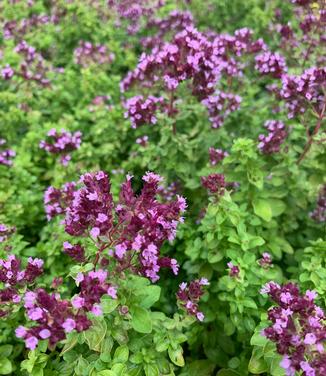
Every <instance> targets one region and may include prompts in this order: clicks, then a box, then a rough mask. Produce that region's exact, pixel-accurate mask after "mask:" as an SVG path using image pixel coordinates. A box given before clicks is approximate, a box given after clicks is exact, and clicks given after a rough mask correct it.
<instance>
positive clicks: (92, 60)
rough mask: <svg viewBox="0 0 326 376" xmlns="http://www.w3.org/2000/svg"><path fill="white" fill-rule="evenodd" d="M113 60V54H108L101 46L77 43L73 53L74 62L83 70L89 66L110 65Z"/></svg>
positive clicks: (105, 48)
mask: <svg viewBox="0 0 326 376" xmlns="http://www.w3.org/2000/svg"><path fill="white" fill-rule="evenodd" d="M113 60H114V54H113V53H112V52H109V51H108V49H107V47H106V46H104V45H101V44H92V43H91V42H86V41H82V40H81V41H79V44H78V47H77V48H76V49H75V51H74V61H75V63H76V64H78V65H81V66H82V67H83V68H86V67H88V66H89V65H91V64H98V65H103V64H110V63H111V62H112V61H113Z"/></svg>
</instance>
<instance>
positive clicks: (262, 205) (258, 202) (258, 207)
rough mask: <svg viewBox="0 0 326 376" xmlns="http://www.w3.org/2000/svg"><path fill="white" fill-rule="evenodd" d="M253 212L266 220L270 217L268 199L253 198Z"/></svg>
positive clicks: (270, 211) (270, 210)
mask: <svg viewBox="0 0 326 376" xmlns="http://www.w3.org/2000/svg"><path fill="white" fill-rule="evenodd" d="M252 205H253V207H254V212H255V214H256V215H258V217H260V218H262V219H263V220H265V221H266V222H269V221H270V220H271V219H272V208H271V206H270V204H269V202H268V201H266V200H262V199H255V200H253V202H252Z"/></svg>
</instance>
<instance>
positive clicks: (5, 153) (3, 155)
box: [0, 138, 16, 166]
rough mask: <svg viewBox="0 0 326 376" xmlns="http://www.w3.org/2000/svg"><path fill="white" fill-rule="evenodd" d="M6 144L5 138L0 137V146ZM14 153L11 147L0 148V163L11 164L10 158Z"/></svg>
mask: <svg viewBox="0 0 326 376" xmlns="http://www.w3.org/2000/svg"><path fill="white" fill-rule="evenodd" d="M5 144H6V140H4V139H3V138H0V147H2V146H3V145H5ZM15 155H16V153H15V152H14V151H13V150H11V149H6V150H0V165H3V166H12V164H13V162H12V160H11V158H13V157H14V156H15Z"/></svg>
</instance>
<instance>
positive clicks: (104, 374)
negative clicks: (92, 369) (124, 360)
mask: <svg viewBox="0 0 326 376" xmlns="http://www.w3.org/2000/svg"><path fill="white" fill-rule="evenodd" d="M96 376H118V374H116V373H115V372H114V371H110V370H104V371H100V372H97V373H96Z"/></svg>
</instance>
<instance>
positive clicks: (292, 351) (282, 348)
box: [261, 282, 326, 376]
mask: <svg viewBox="0 0 326 376" xmlns="http://www.w3.org/2000/svg"><path fill="white" fill-rule="evenodd" d="M261 292H262V293H263V294H268V296H269V297H270V298H271V299H272V300H273V302H274V303H276V306H274V307H272V308H271V309H270V310H269V311H268V319H269V320H270V321H271V322H272V325H271V326H269V327H268V328H266V329H264V330H263V332H262V334H263V335H264V336H266V337H267V338H268V339H270V340H271V341H273V342H275V343H276V348H277V351H278V353H279V354H281V355H283V360H282V361H281V364H280V365H281V366H282V367H283V368H284V369H285V371H286V374H287V375H289V376H294V375H295V373H296V372H302V373H303V374H305V375H311V376H312V375H316V376H317V375H324V374H325V372H326V353H325V350H324V342H325V340H326V326H325V314H324V312H323V310H322V309H321V308H320V307H318V306H317V305H316V304H315V303H314V300H315V298H316V297H317V293H316V292H314V291H310V290H307V291H306V293H305V294H304V295H301V294H300V291H299V288H298V286H296V285H295V284H293V283H287V284H285V285H283V286H280V285H278V284H277V283H275V282H269V283H267V284H266V285H265V286H264V287H263V288H262V290H261Z"/></svg>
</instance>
